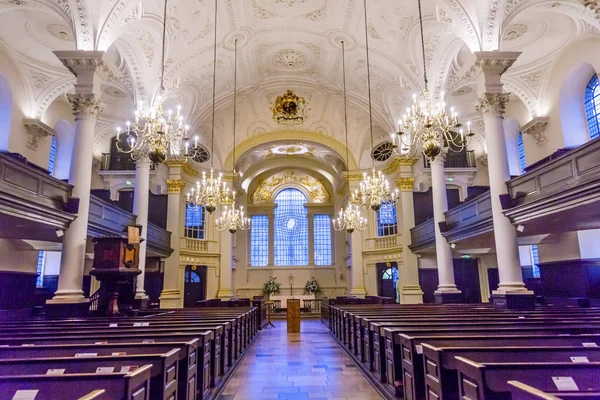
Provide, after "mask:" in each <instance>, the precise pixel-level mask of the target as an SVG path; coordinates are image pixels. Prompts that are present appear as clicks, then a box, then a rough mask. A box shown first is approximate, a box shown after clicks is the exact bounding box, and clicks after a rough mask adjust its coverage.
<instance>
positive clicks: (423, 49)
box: [417, 0, 427, 91]
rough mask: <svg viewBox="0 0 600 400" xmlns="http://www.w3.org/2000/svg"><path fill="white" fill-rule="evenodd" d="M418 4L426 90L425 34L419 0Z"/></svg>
mask: <svg viewBox="0 0 600 400" xmlns="http://www.w3.org/2000/svg"><path fill="white" fill-rule="evenodd" d="M417 2H418V4H419V26H420V28H421V51H422V52H423V80H424V81H425V91H427V64H426V63H425V34H424V33H423V14H422V11H421V0H417Z"/></svg>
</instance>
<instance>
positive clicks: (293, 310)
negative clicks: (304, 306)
mask: <svg viewBox="0 0 600 400" xmlns="http://www.w3.org/2000/svg"><path fill="white" fill-rule="evenodd" d="M287 331H288V333H300V299H289V300H288V301H287Z"/></svg>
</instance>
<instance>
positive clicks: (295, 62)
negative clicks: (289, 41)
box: [273, 49, 306, 69]
mask: <svg viewBox="0 0 600 400" xmlns="http://www.w3.org/2000/svg"><path fill="white" fill-rule="evenodd" d="M273 61H274V62H275V63H276V64H277V65H278V66H280V67H282V68H287V69H292V68H299V67H302V66H303V65H304V64H305V63H306V56H305V55H304V54H302V53H301V52H299V51H296V50H293V49H283V50H279V51H278V52H277V53H275V54H273Z"/></svg>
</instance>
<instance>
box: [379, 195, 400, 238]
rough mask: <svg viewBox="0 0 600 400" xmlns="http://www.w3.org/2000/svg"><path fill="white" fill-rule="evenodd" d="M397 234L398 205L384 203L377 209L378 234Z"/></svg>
mask: <svg viewBox="0 0 600 400" xmlns="http://www.w3.org/2000/svg"><path fill="white" fill-rule="evenodd" d="M396 234H398V219H397V217H396V206H393V205H391V204H389V203H383V204H382V205H381V208H380V209H379V210H378V211H377V236H392V235H396Z"/></svg>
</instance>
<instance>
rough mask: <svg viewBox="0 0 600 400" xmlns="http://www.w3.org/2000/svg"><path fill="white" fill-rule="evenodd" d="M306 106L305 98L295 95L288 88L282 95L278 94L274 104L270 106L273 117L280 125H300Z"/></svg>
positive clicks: (302, 121) (304, 116)
mask: <svg viewBox="0 0 600 400" xmlns="http://www.w3.org/2000/svg"><path fill="white" fill-rule="evenodd" d="M305 108H306V100H304V98H303V97H298V96H296V95H295V94H294V93H293V92H292V91H291V90H288V91H287V92H286V93H285V94H284V95H283V96H278V97H277V99H276V100H275V104H274V105H272V106H271V108H270V109H271V111H273V119H274V120H275V121H277V123H278V124H280V125H288V126H289V125H302V124H303V123H304V119H305V118H306V115H305V112H304V111H305Z"/></svg>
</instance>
